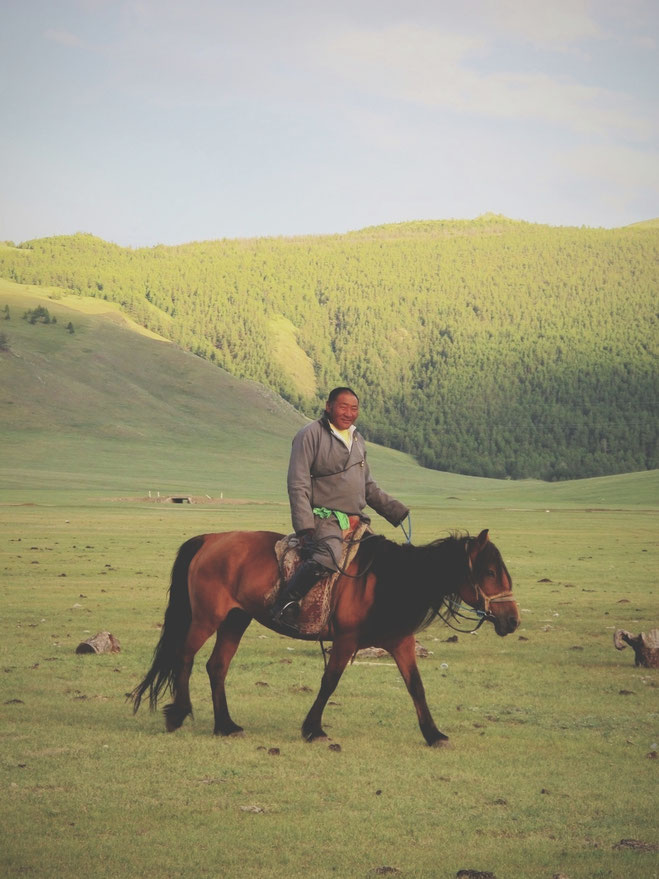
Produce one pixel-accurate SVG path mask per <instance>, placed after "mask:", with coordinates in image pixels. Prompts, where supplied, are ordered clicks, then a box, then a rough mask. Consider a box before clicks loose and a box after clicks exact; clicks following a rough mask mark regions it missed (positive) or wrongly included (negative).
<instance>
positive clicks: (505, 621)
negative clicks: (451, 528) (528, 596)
mask: <svg viewBox="0 0 659 879" xmlns="http://www.w3.org/2000/svg"><path fill="white" fill-rule="evenodd" d="M465 549H466V552H467V564H468V567H469V577H468V579H467V581H466V582H465V584H464V585H463V586H462V588H461V590H460V597H461V598H462V600H463V601H466V602H467V604H470V605H471V606H472V607H473V608H475V609H476V610H479V611H482V613H484V614H485V619H486V620H489V622H491V623H494V630H495V631H496V633H497V635H509V634H510V633H511V632H514V631H515V629H516V628H517V626H519V622H520V619H519V610H518V608H517V603H516V601H515V599H514V598H513V593H512V580H511V579H510V574H509V573H508V569H507V568H506V565H505V563H504V561H503V559H502V558H501V553H500V552H499V550H498V549H497V548H496V546H495V545H494V544H493V543H490V539H489V536H488V531H487V530H485V531H481V533H480V534H479V535H478V537H468V538H467V539H466V542H465Z"/></svg>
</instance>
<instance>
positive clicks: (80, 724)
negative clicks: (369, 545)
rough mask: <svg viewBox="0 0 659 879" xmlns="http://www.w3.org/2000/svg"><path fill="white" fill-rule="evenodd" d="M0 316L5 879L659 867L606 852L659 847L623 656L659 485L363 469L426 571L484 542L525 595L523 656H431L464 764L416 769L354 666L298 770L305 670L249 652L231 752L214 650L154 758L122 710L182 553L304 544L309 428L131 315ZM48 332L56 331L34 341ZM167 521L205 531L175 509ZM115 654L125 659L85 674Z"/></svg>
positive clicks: (382, 466)
mask: <svg viewBox="0 0 659 879" xmlns="http://www.w3.org/2000/svg"><path fill="white" fill-rule="evenodd" d="M0 292H1V293H2V296H1V297H0V305H3V304H4V303H5V302H9V303H10V309H11V313H12V316H11V320H9V321H7V322H6V325H7V329H6V333H7V336H8V337H9V343H10V347H9V351H4V352H2V353H1V354H0V365H1V368H2V382H1V385H2V391H1V394H2V404H3V413H6V414H5V417H4V418H3V423H2V428H1V430H2V433H1V436H0V439H1V441H2V459H1V461H0V480H1V484H2V494H1V495H0V552H1V558H0V568H1V570H2V578H1V585H0V590H1V594H2V607H3V615H2V617H3V627H2V634H3V637H2V639H1V641H0V657H1V662H0V681H1V682H2V698H1V699H0V716H1V717H2V723H1V726H0V737H1V744H2V758H1V765H2V772H3V785H4V797H3V806H2V824H3V831H4V842H3V847H2V853H1V854H0V864H1V865H2V866H1V869H2V872H3V874H4V875H6V876H9V877H19V876H20V877H23V876H34V877H40V879H43V877H47V879H50V877H53V879H55V877H57V879H62V877H64V879H69V877H71V879H72V877H74V876H76V877H78V876H80V875H82V874H84V873H88V872H89V871H90V870H97V871H102V873H103V875H104V876H107V877H109V879H115V877H116V879H119V877H121V879H124V877H126V876H143V877H157V879H161V877H162V879H165V877H167V879H169V877H182V879H196V877H209V879H210V877H217V876H223V877H230V879H238V877H243V876H246V875H247V876H250V875H251V876H258V877H267V879H270V877H272V879H280V877H281V879H283V877H287V879H288V877H292V876H294V877H298V876H300V877H307V876H313V877H319V879H329V877H351V879H352V877H364V879H367V877H370V876H374V875H384V874H385V871H384V870H383V868H385V867H388V868H390V871H393V870H396V871H397V872H396V873H395V874H394V873H393V872H391V875H399V876H401V879H407V877H410V879H411V877H414V879H449V877H454V876H455V875H456V873H457V871H458V870H460V869H472V870H488V871H491V872H493V873H494V874H495V875H496V876H497V879H520V877H525V879H550V877H553V876H554V875H555V874H558V873H562V874H564V875H565V876H568V877H570V879H594V877H597V879H599V877H611V879H623V877H625V879H626V877H631V879H651V877H656V876H657V875H659V855H658V853H657V851H654V852H652V851H643V850H638V849H633V848H628V847H627V848H625V847H623V848H616V845H617V844H618V843H619V842H620V840H622V839H636V840H639V841H640V842H643V843H646V844H655V845H657V844H659V837H658V836H657V827H656V787H657V779H656V776H657V769H658V765H659V759H657V758H653V757H652V756H651V755H652V754H656V743H657V741H659V712H658V709H657V705H658V702H657V685H658V684H659V678H658V677H657V671H656V670H648V669H642V668H636V667H635V666H634V662H633V656H632V654H631V651H630V650H627V651H625V652H623V653H619V652H617V651H615V649H614V647H613V643H612V634H613V631H614V630H615V628H617V627H622V628H625V629H627V630H629V631H632V632H634V633H637V632H640V631H642V630H644V631H647V630H648V629H650V628H653V627H654V626H657V625H659V618H658V617H657V606H658V603H657V588H656V570H657V560H656V533H657V512H658V508H659V504H658V502H657V499H658V497H659V493H658V487H659V486H658V478H657V477H658V475H659V474H657V472H656V471H655V472H649V473H632V474H627V475H616V476H610V477H602V478H597V479H588V480H581V481H575V482H565V483H552V484H547V483H542V482H538V481H534V480H524V481H521V482H514V481H505V480H504V481H498V480H493V479H481V478H476V477H466V476H457V475H453V474H448V473H441V472H437V471H427V470H423V469H422V468H420V467H419V466H417V465H416V464H415V463H414V461H413V460H412V459H411V458H410V457H408V456H406V455H404V454H402V453H400V452H393V451H391V450H387V449H383V448H379V447H376V446H372V447H369V460H370V461H371V465H372V469H373V472H374V474H375V476H376V477H377V478H378V481H379V482H380V483H381V484H382V485H383V487H385V488H386V489H388V490H390V491H392V492H393V493H395V494H396V495H397V496H399V497H401V499H404V500H405V501H407V502H408V503H409V504H410V505H411V506H412V510H413V526H414V535H413V537H414V540H415V542H419V543H420V542H424V541H426V540H429V539H432V538H434V537H438V536H442V535H443V534H446V533H447V532H448V531H450V530H451V529H456V528H457V529H467V530H469V531H471V532H472V533H474V532H477V531H478V530H480V529H481V528H484V527H488V528H490V529H491V536H492V539H493V540H494V541H495V542H496V543H497V545H498V546H499V548H500V549H501V551H502V553H503V555H504V558H505V559H506V562H507V564H508V567H509V568H510V571H511V573H512V577H513V581H514V589H515V593H516V595H517V596H518V600H519V604H520V608H521V612H522V627H521V629H520V630H519V631H518V632H516V633H515V634H513V635H510V636H508V637H507V638H504V639H501V638H497V637H496V636H495V634H494V632H493V631H492V630H491V628H490V627H486V626H484V627H483V628H482V629H481V630H480V631H479V633H478V634H459V635H458V640H457V642H448V641H447V640H446V639H447V638H448V637H449V636H451V635H453V633H452V632H451V631H450V630H449V629H447V628H446V627H444V626H443V625H440V624H433V625H432V626H431V627H430V628H429V629H428V630H426V631H425V632H423V633H421V635H420V640H421V642H422V643H423V644H424V645H425V646H426V647H427V648H428V649H429V651H431V652H430V655H429V656H428V657H427V658H425V659H421V660H420V667H421V673H422V675H423V678H424V682H425V686H426V691H427V694H428V698H429V703H430V705H431V709H432V710H433V713H434V715H435V718H436V720H437V722H438V725H439V727H440V729H442V730H443V731H444V732H445V733H446V734H447V735H449V736H450V738H451V741H452V743H453V748H452V749H450V750H434V749H429V748H427V747H426V746H425V744H424V743H423V740H422V737H421V735H420V733H419V730H418V727H417V723H416V717H415V715H414V710H413V707H412V703H411V700H410V699H409V696H408V695H407V693H406V691H405V688H404V685H403V683H402V680H401V678H400V676H399V674H398V672H397V670H396V668H395V667H394V666H393V664H392V662H391V660H389V659H387V658H384V659H379V660H358V661H357V662H355V664H354V665H353V666H351V667H349V668H348V670H347V671H346V674H345V675H344V678H343V679H342V681H341V684H340V686H339V688H338V690H337V692H336V693H335V695H334V697H333V699H332V701H331V704H330V705H329V706H328V708H327V712H326V721H327V722H326V724H325V726H326V729H327V731H328V733H329V735H330V736H331V740H332V741H331V744H333V745H339V746H340V750H330V748H329V747H328V744H327V743H320V742H318V743H314V744H312V745H309V744H306V743H305V742H303V741H302V739H301V737H300V732H299V728H300V725H301V722H302V719H303V717H304V716H305V714H306V712H307V710H308V708H309V706H310V704H311V702H312V700H313V698H314V695H315V692H316V690H317V687H318V684H319V681H320V677H321V674H322V667H323V661H322V657H321V653H320V650H319V647H318V645H315V644H313V643H303V642H297V641H292V640H290V639H287V638H284V637H280V636H277V635H275V634H273V633H271V632H269V631H267V630H265V629H263V628H261V627H259V626H258V625H257V624H253V625H252V626H251V627H250V628H249V629H248V631H247V633H246V635H245V637H244V640H243V643H242V645H241V648H240V650H239V652H238V654H237V655H236V658H235V660H234V663H233V665H232V668H231V671H230V675H229V679H228V697H229V702H230V706H231V711H232V714H233V716H234V717H235V719H236V720H237V722H239V723H240V724H241V725H243V726H244V727H245V735H244V736H243V737H241V738H231V739H221V738H219V739H218V738H215V737H213V735H212V725H213V720H212V706H211V703H210V693H209V688H208V682H207V678H206V674H205V669H204V664H205V661H206V658H207V656H208V654H209V651H210V647H211V645H210V643H209V644H208V645H206V647H205V648H204V649H203V650H202V651H201V652H200V654H199V657H198V660H197V665H196V669H195V671H194V673H193V677H192V684H191V687H192V700H193V705H194V708H195V714H194V718H193V719H189V720H187V721H186V723H185V725H184V727H183V728H182V729H181V730H179V731H178V732H177V733H175V734H173V735H168V734H166V733H165V732H164V723H163V720H162V717H161V715H160V714H159V713H154V714H150V713H149V712H148V711H146V710H142V711H140V712H139V713H138V714H137V715H136V716H133V714H132V713H131V710H130V706H129V705H127V704H126V701H125V694H126V693H127V692H128V691H130V690H131V689H132V688H133V687H134V686H135V684H136V683H137V682H138V681H139V680H140V679H141V677H142V676H143V674H144V672H145V671H146V669H147V667H148V665H149V662H150V658H151V653H152V651H153V648H154V646H155V643H156V641H157V639H158V637H159V626H160V624H161V622H162V615H163V609H164V605H165V601H166V590H167V585H168V576H169V570H170V567H171V563H172V561H173V558H174V555H175V553H176V550H177V548H178V546H179V544H180V543H181V542H182V541H183V540H184V539H186V538H187V537H189V536H191V535H192V534H196V533H203V532H208V531H221V530H228V529H231V528H268V529H275V530H282V531H284V530H288V528H289V517H288V508H287V504H286V497H285V488H284V481H285V470H286V463H287V457H288V448H289V443H290V438H291V435H292V434H293V432H294V431H295V429H296V428H297V427H298V425H299V424H301V423H303V419H302V417H301V416H300V415H298V414H297V413H295V412H294V411H293V410H291V409H290V407H288V406H287V405H286V404H284V403H282V402H281V401H280V400H278V399H277V398H276V397H274V396H273V395H271V394H270V393H268V392H267V391H266V390H265V389H264V388H263V387H262V386H259V385H257V384H250V383H245V382H239V381H237V380H236V379H234V378H232V377H230V376H228V375H227V374H226V373H224V372H222V371H221V370H218V369H217V368H216V367H212V366H211V365H209V364H207V363H205V362H204V361H202V360H201V359H199V358H196V357H193V356H191V355H189V354H184V353H183V352H181V351H179V350H178V349H177V348H176V347H175V346H173V345H171V344H169V343H166V342H162V341H158V340H157V339H152V338H148V337H146V336H144V335H141V334H139V333H138V332H136V331H135V329H134V328H132V327H131V326H130V325H129V324H128V323H126V322H125V320H124V319H123V318H122V316H121V314H120V313H119V312H116V313H114V317H113V319H112V320H109V319H108V318H107V316H106V315H105V314H103V313H98V312H94V311H91V310H85V303H84V301H80V302H77V301H65V300H58V299H50V298H48V296H47V295H46V296H44V291H41V290H39V291H34V290H32V291H30V290H25V289H23V288H20V289H17V288H16V287H15V286H14V285H6V286H3V288H2V290H1V291H0ZM12 297H13V298H12ZM40 302H42V303H44V304H45V305H46V306H47V307H48V309H49V312H50V313H51V314H54V315H56V316H57V322H56V323H55V324H54V325H53V324H49V325H30V324H29V323H28V322H27V321H23V320H22V319H21V317H20V315H22V313H23V311H24V310H26V309H28V308H34V307H35V306H36V305H37V304H38V303H40ZM69 322H72V323H73V325H74V330H75V331H74V333H70V332H68V331H67V330H66V329H65V327H66V325H67V324H68V323H69ZM108 377H111V381H109V380H108ZM149 491H151V492H152V497H151V498H149V496H148V493H149ZM158 491H160V493H161V499H160V500H161V502H158V499H157V497H156V493H157V492H158ZM172 492H178V493H184V494H186V495H192V496H194V497H195V499H196V500H197V501H198V502H196V503H194V504H190V505H172V504H167V503H163V502H162V498H163V497H164V496H165V495H167V494H168V493H172ZM207 495H208V496H210V497H207ZM377 528H378V530H380V531H382V533H385V534H387V535H388V536H390V537H393V538H395V539H398V540H400V539H402V536H401V534H400V532H399V531H395V530H394V529H391V528H390V527H389V526H388V525H387V524H386V523H384V522H383V521H382V520H380V519H377ZM404 588H405V584H401V589H404ZM100 630H109V631H111V632H112V633H113V634H114V635H115V636H116V637H117V638H118V639H119V641H120V642H121V646H122V650H121V653H119V654H116V655H106V656H88V655H87V656H81V655H76V654H75V647H76V645H77V644H78V643H79V642H80V641H81V640H83V639H85V638H87V637H89V636H90V635H91V634H94V633H95V632H97V631H100ZM378 871H379V872H378Z"/></svg>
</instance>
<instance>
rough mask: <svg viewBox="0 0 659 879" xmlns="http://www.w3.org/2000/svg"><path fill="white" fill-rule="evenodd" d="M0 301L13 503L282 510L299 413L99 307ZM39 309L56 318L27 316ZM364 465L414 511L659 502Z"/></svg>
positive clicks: (0, 364) (644, 496)
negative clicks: (214, 503)
mask: <svg viewBox="0 0 659 879" xmlns="http://www.w3.org/2000/svg"><path fill="white" fill-rule="evenodd" d="M50 297H55V298H50ZM57 297H61V298H57ZM0 303H1V307H2V308H4V307H5V306H8V307H9V313H10V320H9V321H6V322H5V323H4V327H5V329H3V333H4V335H5V337H6V345H5V348H4V350H2V351H0V379H1V381H0V387H1V388H2V393H1V395H0V400H1V403H2V409H3V419H2V423H1V425H0V443H1V445H2V450H3V454H2V459H1V460H0V480H1V482H2V486H3V499H4V501H5V502H11V501H13V502H26V501H32V500H35V499H37V500H38V502H39V503H43V502H48V499H49V498H50V499H51V501H52V502H54V501H55V500H57V499H58V498H59V499H60V500H61V499H62V498H66V502H67V503H70V501H71V498H72V497H75V496H76V495H78V496H79V497H80V498H81V500H84V498H87V497H89V495H90V493H91V494H92V495H94V496H98V497H108V496H109V497H116V496H127V497H134V498H137V497H139V498H144V497H146V496H147V493H148V491H149V490H153V492H154V494H155V493H156V492H157V491H160V492H161V493H162V494H169V493H183V494H195V495H199V496H203V495H206V494H208V495H211V496H212V497H214V498H218V497H220V496H221V495H224V497H225V498H227V499H234V500H235V499H245V500H251V501H269V502H275V503H281V504H282V505H283V506H284V507H285V506H286V505H287V498H286V489H285V475H286V467H287V463H288V454H289V450H290V441H291V437H292V436H293V434H294V432H295V431H296V430H297V429H298V427H299V426H300V425H302V424H303V423H304V418H303V416H301V415H300V414H299V413H298V412H296V411H295V410H293V409H292V407H291V406H290V405H289V404H287V403H286V402H285V401H283V400H281V399H280V398H278V397H277V396H276V395H275V394H273V393H272V392H271V391H269V390H268V389H267V388H265V387H263V386H262V385H259V384H258V383H255V382H249V381H244V380H240V379H236V378H235V377H233V376H230V375H229V374H228V373H226V372H225V371H224V370H223V369H219V368H217V367H216V366H213V365H211V364H210V363H208V362H207V361H205V360H203V359H202V358H199V357H196V356H193V355H191V354H188V353H186V352H184V351H182V350H180V349H179V348H178V347H177V346H175V345H173V344H171V343H169V342H167V341H166V340H164V339H162V338H158V337H155V335H154V334H149V333H146V334H145V333H144V331H143V329H142V328H141V327H140V326H139V325H137V324H135V322H134V321H132V320H131V319H130V318H129V317H127V316H126V315H125V314H124V313H123V312H122V311H121V309H120V308H118V307H117V306H116V305H114V304H112V303H108V302H105V301H103V300H97V299H93V298H89V297H76V296H62V294H61V291H58V290H56V289H54V288H53V289H51V290H49V291H44V290H42V289H40V288H37V287H23V286H21V285H18V284H15V283H12V282H8V281H0ZM38 309H43V310H45V311H47V313H48V317H49V322H48V323H47V324H46V323H44V322H40V321H35V323H30V321H29V320H23V319H22V315H23V314H25V313H26V312H31V313H34V312H36V311H37V310H38ZM69 325H71V328H72V330H73V332H71V330H70V329H69ZM369 460H370V461H371V465H372V468H373V471H374V473H375V475H376V477H377V478H378V479H379V480H380V481H381V482H382V484H383V485H384V486H386V488H387V489H388V490H390V491H391V492H392V493H394V494H397V495H398V496H400V497H404V498H405V500H406V501H407V502H408V503H410V504H412V505H413V507H414V508H415V509H416V510H419V509H421V508H422V507H428V506H431V507H432V508H433V509H436V507H437V505H438V504H439V505H441V506H443V507H446V508H448V509H451V508H455V509H456V510H457V509H460V508H462V509H464V508H465V507H467V508H473V509H479V510H482V509H486V508H492V507H517V506H523V507H525V508H531V509H533V508H535V509H537V508H538V507H541V508H543V509H544V508H545V507H546V506H548V505H551V507H552V508H562V507H564V508H574V507H575V506H592V507H611V506H613V507H628V506H637V507H638V506H641V507H648V508H649V507H656V499H657V497H658V496H659V472H658V471H654V472H652V473H633V474H627V475H619V476H610V477H603V478H598V479H588V480H581V481H577V482H561V483H554V484H552V485H547V484H546V483H542V482H538V481H535V480H524V481H518V482H514V481H510V480H508V481H505V480H497V479H486V478H478V477H470V476H462V475H458V474H451V473H443V472H438V471H434V470H426V469H423V468H422V467H420V466H419V465H418V464H417V463H416V462H415V461H414V460H413V459H412V458H411V457H410V456H409V455H406V454H403V453H401V452H397V451H392V450H391V449H386V448H383V447H381V446H377V445H373V444H369ZM285 515H286V513H285V512H284V516H285ZM380 524H381V525H382V524H383V523H380Z"/></svg>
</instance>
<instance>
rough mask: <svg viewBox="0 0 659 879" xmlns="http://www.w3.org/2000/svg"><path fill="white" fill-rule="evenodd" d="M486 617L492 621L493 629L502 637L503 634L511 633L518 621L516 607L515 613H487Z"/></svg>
mask: <svg viewBox="0 0 659 879" xmlns="http://www.w3.org/2000/svg"><path fill="white" fill-rule="evenodd" d="M488 619H489V620H490V621H491V622H492V623H494V631H495V632H496V633H497V635H500V636H501V637H502V638H503V637H504V635H511V634H512V633H513V632H514V631H515V629H516V628H517V627H518V626H519V623H520V619H519V614H518V613H517V609H516V608H515V613H508V612H506V611H504V612H503V613H501V612H499V613H497V614H493V613H489V614H488Z"/></svg>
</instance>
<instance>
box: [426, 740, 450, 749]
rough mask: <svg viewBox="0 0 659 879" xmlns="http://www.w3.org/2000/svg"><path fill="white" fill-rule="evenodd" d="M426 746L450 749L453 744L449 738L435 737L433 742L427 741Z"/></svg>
mask: <svg viewBox="0 0 659 879" xmlns="http://www.w3.org/2000/svg"><path fill="white" fill-rule="evenodd" d="M428 747H429V748H449V749H450V748H452V747H453V744H452V742H451V741H450V739H447V738H443V739H435V741H434V742H428Z"/></svg>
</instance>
